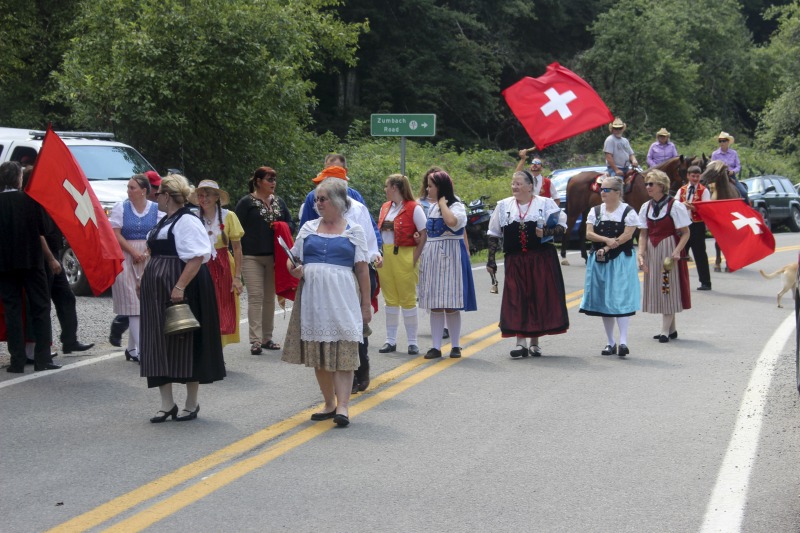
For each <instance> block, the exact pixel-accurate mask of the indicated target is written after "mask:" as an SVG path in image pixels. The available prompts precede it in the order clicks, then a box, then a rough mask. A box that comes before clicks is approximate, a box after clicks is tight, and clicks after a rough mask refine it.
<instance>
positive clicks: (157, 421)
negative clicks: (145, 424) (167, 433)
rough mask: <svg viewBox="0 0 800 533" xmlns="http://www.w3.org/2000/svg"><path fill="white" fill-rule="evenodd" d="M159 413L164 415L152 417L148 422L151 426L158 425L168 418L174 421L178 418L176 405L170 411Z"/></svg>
mask: <svg viewBox="0 0 800 533" xmlns="http://www.w3.org/2000/svg"><path fill="white" fill-rule="evenodd" d="M159 413H164V414H163V416H154V417H153V418H151V419H150V422H152V423H153V424H160V423H161V422H163V421H165V420H166V419H167V418H169V417H172V419H173V420H175V419H176V418H177V416H178V406H177V404H176V405H173V406H172V409H170V410H169V411H159Z"/></svg>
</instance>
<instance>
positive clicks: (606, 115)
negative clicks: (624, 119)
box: [503, 63, 614, 150]
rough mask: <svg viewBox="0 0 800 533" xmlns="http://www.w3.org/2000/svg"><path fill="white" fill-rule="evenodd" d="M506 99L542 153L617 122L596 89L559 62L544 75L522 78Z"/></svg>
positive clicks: (513, 86) (506, 93) (506, 95)
mask: <svg viewBox="0 0 800 533" xmlns="http://www.w3.org/2000/svg"><path fill="white" fill-rule="evenodd" d="M503 96H504V97H505V99H506V103H508V107H510V108H511V111H512V112H513V113H514V116H516V117H517V119H518V120H519V121H520V122H521V123H522V126H523V127H524V128H525V131H527V132H528V135H530V136H531V139H533V142H534V143H536V147H537V148H538V149H540V150H543V149H544V148H547V147H548V146H551V145H553V144H556V143H558V142H561V141H563V140H564V139H569V138H570V137H574V136H576V135H578V134H580V133H583V132H585V131H588V130H590V129H592V128H596V127H598V126H603V125H605V124H608V123H609V122H611V121H612V120H614V115H612V114H611V111H609V110H608V107H606V104H605V103H603V100H602V99H601V98H600V96H599V95H598V94H597V93H596V92H595V90H594V89H592V87H591V86H590V85H589V84H588V83H586V82H585V81H584V80H583V79H582V78H581V77H580V76H578V75H577V74H575V73H574V72H572V71H571V70H569V69H566V68H564V67H562V66H561V65H559V64H558V63H551V64H550V65H549V66H548V67H547V72H545V73H544V75H543V76H540V77H538V78H530V77H525V78H522V79H521V80H520V81H518V82H517V83H515V84H514V85H512V86H511V87H508V88H507V89H505V90H504V91H503Z"/></svg>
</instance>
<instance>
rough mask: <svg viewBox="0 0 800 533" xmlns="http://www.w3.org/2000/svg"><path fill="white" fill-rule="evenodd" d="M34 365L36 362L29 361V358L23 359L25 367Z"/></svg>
mask: <svg viewBox="0 0 800 533" xmlns="http://www.w3.org/2000/svg"><path fill="white" fill-rule="evenodd" d="M35 364H36V361H34V360H33V359H31V358H30V357H27V358H26V359H25V366H29V365H35Z"/></svg>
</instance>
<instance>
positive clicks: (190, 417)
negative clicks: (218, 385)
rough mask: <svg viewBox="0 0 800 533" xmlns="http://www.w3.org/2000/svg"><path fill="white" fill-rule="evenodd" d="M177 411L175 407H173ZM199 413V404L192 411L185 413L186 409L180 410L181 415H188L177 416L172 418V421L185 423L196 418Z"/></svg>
mask: <svg viewBox="0 0 800 533" xmlns="http://www.w3.org/2000/svg"><path fill="white" fill-rule="evenodd" d="M175 408H176V409H177V406H175ZM199 412H200V404H199V403H198V404H197V408H196V409H195V410H194V411H187V410H186V409H183V410H181V413H189V414H188V415H184V416H179V417H174V416H173V417H172V419H173V420H177V421H178V422H186V421H188V420H194V419H195V418H197V413H199Z"/></svg>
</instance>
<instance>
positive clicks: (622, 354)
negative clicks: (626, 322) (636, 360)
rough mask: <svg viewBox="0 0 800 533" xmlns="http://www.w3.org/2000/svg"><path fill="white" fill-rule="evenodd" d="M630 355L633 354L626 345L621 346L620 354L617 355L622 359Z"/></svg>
mask: <svg viewBox="0 0 800 533" xmlns="http://www.w3.org/2000/svg"><path fill="white" fill-rule="evenodd" d="M629 353H631V351H630V350H629V349H628V346H627V345H625V344H620V345H619V353H618V354H617V355H619V356H620V357H625V356H626V355H628V354H629Z"/></svg>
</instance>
